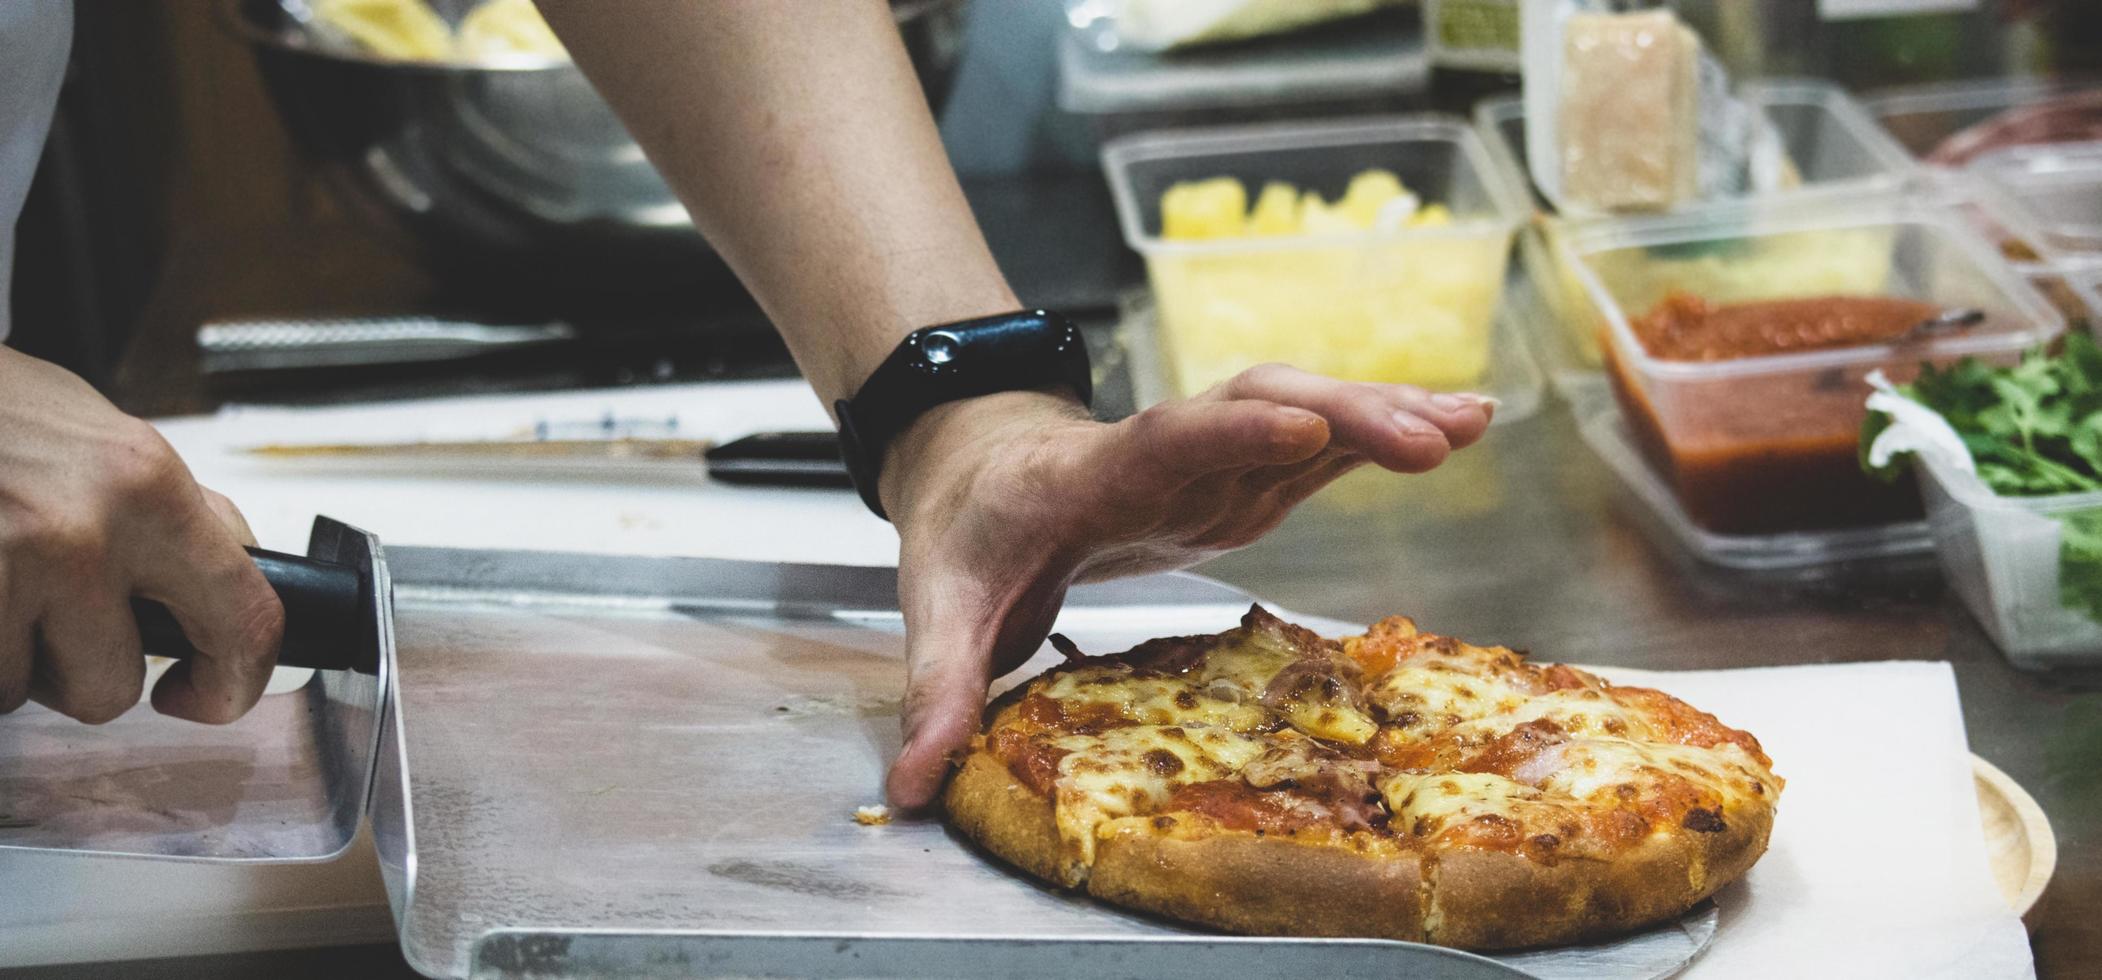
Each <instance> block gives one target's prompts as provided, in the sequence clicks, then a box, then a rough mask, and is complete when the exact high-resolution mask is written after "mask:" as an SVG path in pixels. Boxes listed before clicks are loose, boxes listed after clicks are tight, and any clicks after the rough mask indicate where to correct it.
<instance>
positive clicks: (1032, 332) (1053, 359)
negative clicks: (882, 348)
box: [833, 310, 1094, 520]
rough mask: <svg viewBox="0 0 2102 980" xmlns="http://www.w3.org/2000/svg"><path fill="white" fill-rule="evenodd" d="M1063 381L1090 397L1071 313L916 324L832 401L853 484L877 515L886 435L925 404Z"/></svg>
mask: <svg viewBox="0 0 2102 980" xmlns="http://www.w3.org/2000/svg"><path fill="white" fill-rule="evenodd" d="M1060 386H1063V387H1066V388H1070V389H1072V391H1073V394H1075V395H1078V396H1079V397H1080V401H1081V403H1082V404H1091V403H1092V399H1093V398H1094V382H1093V379H1092V377H1091V376H1090V375H1089V373H1088V356H1087V345H1086V344H1085V343H1084V342H1082V340H1081V337H1080V328H1078V327H1075V326H1074V325H1073V322H1072V321H1071V320H1068V319H1066V318H1065V317H1062V316H1059V315H1058V314H1056V313H1051V312H1047V311H1044V310H1027V311H1023V312H1020V313H1002V314H999V315H997V316H988V317H980V318H978V319H975V320H963V321H960V322H957V323H947V324H943V325H941V326H938V327H923V328H921V329H919V330H915V331H913V332H912V333H910V334H908V335H906V337H905V340H904V341H903V342H901V343H899V344H898V349H896V350H894V351H891V353H890V356H889V357H887V358H885V359H884V361H883V363H882V364H879V365H877V366H876V370H875V373H873V374H870V375H869V379H868V380H867V381H865V382H863V383H862V385H861V390H860V391H857V392H855V393H854V397H853V398H843V399H840V401H839V402H838V403H837V404H835V405H834V406H833V407H834V409H835V410H836V411H837V413H838V415H839V449H840V455H841V456H842V457H843V458H844V459H845V461H846V464H847V473H848V475H850V476H851V477H853V480H854V489H856V490H858V491H860V492H861V500H862V502H863V503H865V504H868V505H869V510H872V511H874V512H875V513H876V516H877V517H881V518H883V519H884V520H889V519H890V517H889V515H887V514H885V513H883V501H882V499H881V498H879V497H878V496H877V494H876V480H877V478H878V477H880V476H881V475H882V473H883V454H884V451H885V450H886V449H888V448H889V447H890V441H891V440H892V439H895V438H897V436H898V433H901V432H903V431H905V429H906V427H907V426H910V425H911V424H912V423H913V420H914V419H917V418H919V417H920V416H921V415H922V414H924V413H925V412H926V411H927V410H928V409H930V408H933V407H935V406H936V405H941V404H944V403H946V402H953V401H961V400H963V399H965V398H976V397H978V396H980V395H990V394H994V393H995V392H1002V391H1030V390H1035V389H1039V388H1055V387H1060Z"/></svg>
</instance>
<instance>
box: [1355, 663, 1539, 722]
mask: <svg viewBox="0 0 2102 980" xmlns="http://www.w3.org/2000/svg"><path fill="white" fill-rule="evenodd" d="M1367 696H1368V697H1369V698H1370V699H1371V701H1372V703H1374V704H1377V705H1379V706H1380V707H1381V708H1383V709H1385V710H1386V712H1387V717H1389V718H1392V719H1397V720H1398V719H1401V718H1403V717H1405V716H1408V715H1414V716H1416V718H1418V719H1419V720H1420V722H1419V723H1420V724H1421V725H1422V726H1423V728H1425V729H1438V728H1445V727H1448V726H1451V725H1457V724H1462V723H1465V722H1470V721H1476V720H1479V719H1483V718H1489V717H1492V716H1496V715H1501V714H1503V713H1505V712H1509V711H1512V710H1514V709H1517V708H1519V707H1521V706H1523V705H1524V704H1525V702H1526V700H1527V698H1528V697H1529V695H1527V694H1526V693H1525V692H1524V691H1521V690H1519V689H1517V688H1515V687H1512V686H1510V685H1508V684H1505V683H1504V682H1502V681H1500V680H1498V679H1496V678H1494V677H1486V676H1483V675H1481V674H1477V673H1473V672H1470V671H1466V670H1461V669H1457V668H1454V667H1451V666H1448V665H1446V664H1443V663H1438V662H1435V661H1433V662H1427V663H1415V662H1404V663H1402V664H1401V665H1400V666H1398V667H1396V668H1394V669H1393V670H1390V671H1388V672H1387V673H1386V674H1385V675H1383V676H1381V677H1380V679H1379V680H1378V682H1376V683H1375V684H1374V685H1373V686H1372V689H1371V690H1370V691H1369V692H1367ZM1403 727H1404V728H1414V727H1416V726H1403ZM1503 727H1504V728H1509V727H1510V726H1509V725H1504V726H1503Z"/></svg>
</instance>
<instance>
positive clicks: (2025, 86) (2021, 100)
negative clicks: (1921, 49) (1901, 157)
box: [1862, 78, 2095, 161]
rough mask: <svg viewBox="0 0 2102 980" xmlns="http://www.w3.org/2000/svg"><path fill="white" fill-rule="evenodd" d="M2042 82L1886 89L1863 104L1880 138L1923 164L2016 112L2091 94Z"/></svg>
mask: <svg viewBox="0 0 2102 980" xmlns="http://www.w3.org/2000/svg"><path fill="white" fill-rule="evenodd" d="M2094 87H2095V86H2093V85H2086V86H2083V85H2079V84H2072V83H2067V82H2061V81H2055V80H2052V79H2046V78H1993V79H1982V80H1976V81H1963V82H1943V83H1938V84H1934V85H1918V86H1908V87H1905V88H1895V89H1886V90H1884V91H1880V92H1874V93H1871V94H1869V95H1868V96H1867V97H1866V98H1865V99H1864V100H1863V102H1862V105H1863V107H1864V108H1866V109H1867V110H1868V114H1869V116H1870V117H1871V118H1873V119H1874V120H1875V121H1876V122H1877V124H1878V125H1880V126H1882V127H1883V130H1884V132H1886V133H1889V134H1890V136H1891V138H1892V139H1895V140H1897V142H1898V144H1899V145H1900V146H1903V147H1904V148H1905V150H1906V151H1907V152H1909V153H1911V154H1912V155H1913V156H1914V157H1915V158H1917V159H1920V160H1923V161H1924V160H1926V159H1927V158H1928V157H1929V156H1931V155H1932V154H1933V153H1934V151H1935V149H1936V148H1938V147H1940V146H1941V144H1942V143H1943V142H1944V141H1946V140H1947V139H1948V138H1949V137H1951V136H1954V135H1956V134H1957V133H1960V132H1962V131H1964V130H1966V129H1969V128H1970V127H1972V126H1975V125H1977V124H1979V123H1982V122H1984V121H1986V120H1987V119H1991V118H1992V117H1994V116H1997V115H1999V114H2000V113H2002V112H2006V111H2007V110H2009V109H2012V108H2015V107H2016V106H2024V105H2029V104H2031V103H2034V102H2040V101H2042V100H2044V99H2048V98H2051V97H2053V96H2058V95H2067V94H2070V93H2073V92H2079V91H2084V90H2087V89H2091V88H2094Z"/></svg>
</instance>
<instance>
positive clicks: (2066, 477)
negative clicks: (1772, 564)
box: [1861, 333, 2102, 622]
mask: <svg viewBox="0 0 2102 980" xmlns="http://www.w3.org/2000/svg"><path fill="white" fill-rule="evenodd" d="M1898 392H1899V393H1900V394H1902V395H1904V396H1906V397H1908V398H1911V399H1912V400H1913V401H1916V402H1919V403H1920V404H1922V405H1925V406H1926V407H1928V408H1930V409H1933V410H1934V411H1936V412H1938V413H1940V414H1941V416H1942V418H1944V419H1946V420H1947V421H1948V423H1949V425H1950V427H1951V428H1953V429H1955V430H1956V435H1957V437H1958V438H1960V439H1962V440H1963V444H1964V448H1966V449H1968V450H1970V454H1971V459H1972V460H1973V461H1975V462H1976V463H1977V465H1978V477H1979V478H1980V479H1981V480H1983V481H1985V485H1986V486H1988V487H1990V488H1991V489H1992V491H1993V492H1994V493H1997V494H2000V495H2002V496H2008V497H2042V496H2051V495H2055V494H2065V493H2085V492H2088V491H2092V490H2102V346H2097V345H2096V343H2095V341H2094V340H2093V339H2092V338H2090V337H2089V336H2088V335H2087V334H2084V333H2073V334H2067V335H2066V337H2065V342H2064V344H2063V345H2062V346H2061V348H2060V349H2059V351H2058V353H2057V354H2055V355H2054V354H2051V353H2049V352H2047V351H2044V350H2035V351H2031V352H2030V353H2028V354H2027V355H2025V356H2024V357H2023V358H2022V361H2021V363H2020V364H2017V365H2015V366H2013V367H1994V366H1991V365H1988V364H1983V363H1980V362H1978V361H1974V360H1964V361H1961V362H1959V363H1957V364H1955V365H1952V366H1950V367H1946V368H1936V367H1934V366H1933V365H1926V366H1923V367H1922V368H1921V369H1920V375H1919V377H1918V378H1917V379H1916V380H1914V381H1913V382H1912V383H1911V384H1909V385H1903V386H1900V387H1899V388H1898ZM1889 426H1890V417H1889V416H1888V415H1884V414H1882V413H1880V412H1871V413H1870V414H1869V417H1868V421H1867V422H1866V423H1864V425H1863V426H1862V432H1861V445H1862V453H1863V457H1862V466H1863V467H1864V468H1866V469H1868V470H1869V471H1870V472H1872V473H1878V475H1882V476H1885V477H1886V478H1887V477H1889V476H1890V475H1891V474H1892V473H1893V472H1894V471H1895V469H1896V462H1895V460H1893V462H1892V464H1891V465H1890V466H1886V467H1884V468H1883V469H1882V470H1880V471H1879V470H1877V469H1876V468H1875V467H1873V466H1871V465H1870V464H1869V463H1868V457H1867V452H1868V447H1869V446H1870V445H1871V444H1872V443H1873V442H1874V441H1875V438H1876V436H1877V435H1879V434H1881V433H1882V432H1883V430H1884V429H1886V428H1889ZM2057 516H2058V520H2059V537H2058V592H2059V595H2058V600H2059V602H2060V603H2062V604H2063V605H2064V606H2065V607H2066V608H2068V609H2072V610H2075V611H2078V612H2080V613H2082V614H2084V615H2086V616H2087V617H2088V618H2090V619H2093V620H2095V621H2096V622H2102V509H2098V510H2083V511H2076V512H2073V513H2069V514H2061V515H2057Z"/></svg>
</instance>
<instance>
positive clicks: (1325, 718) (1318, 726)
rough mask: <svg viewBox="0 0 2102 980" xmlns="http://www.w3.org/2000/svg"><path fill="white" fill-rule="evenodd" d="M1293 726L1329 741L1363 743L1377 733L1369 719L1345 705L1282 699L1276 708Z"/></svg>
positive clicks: (1362, 713) (1377, 728)
mask: <svg viewBox="0 0 2102 980" xmlns="http://www.w3.org/2000/svg"><path fill="white" fill-rule="evenodd" d="M1278 713H1279V714H1281V715H1283V716H1284V719H1285V721H1286V722H1288V723H1289V724H1291V726H1292V727H1293V728H1297V729H1299V730H1300V731H1302V732H1305V733H1307V734H1308V735H1312V736H1314V737H1315V738H1325V739H1329V740H1331V741H1336V742H1343V743H1345V744H1349V745H1363V744H1365V742H1366V741H1368V740H1370V739H1371V738H1372V736H1374V735H1376V734H1378V733H1379V726H1378V725H1375V724H1373V723H1372V719H1370V718H1368V717H1366V716H1365V714H1364V712H1361V711H1358V710H1357V709H1355V708H1352V707H1349V706H1348V705H1341V704H1325V703H1318V702H1303V701H1302V702H1286V703H1285V704H1284V705H1283V706H1282V707H1281V708H1280V710H1279V711H1278Z"/></svg>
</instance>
